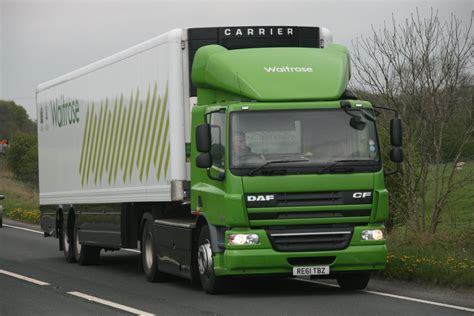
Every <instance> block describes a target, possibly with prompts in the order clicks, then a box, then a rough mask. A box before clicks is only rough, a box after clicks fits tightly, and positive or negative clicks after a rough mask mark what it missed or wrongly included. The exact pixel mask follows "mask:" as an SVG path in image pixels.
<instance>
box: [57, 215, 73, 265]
mask: <svg viewBox="0 0 474 316" xmlns="http://www.w3.org/2000/svg"><path fill="white" fill-rule="evenodd" d="M69 236H70V233H68V229H67V226H66V225H65V224H64V223H63V224H62V228H61V241H60V242H61V243H62V245H63V253H64V258H65V259H66V262H69V263H74V262H76V257H75V255H74V244H73V242H72V239H71V238H70V237H69Z"/></svg>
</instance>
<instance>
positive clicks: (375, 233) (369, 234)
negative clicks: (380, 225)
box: [361, 229, 384, 240]
mask: <svg viewBox="0 0 474 316" xmlns="http://www.w3.org/2000/svg"><path fill="white" fill-rule="evenodd" d="M361 239H362V240H383V239H384V236H383V231H382V230H381V229H371V230H363V231H362V235H361Z"/></svg>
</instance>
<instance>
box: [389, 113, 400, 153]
mask: <svg viewBox="0 0 474 316" xmlns="http://www.w3.org/2000/svg"><path fill="white" fill-rule="evenodd" d="M402 138H403V137H402V120H400V119H399V118H394V119H391V120H390V143H391V144H392V146H394V147H400V146H402Z"/></svg>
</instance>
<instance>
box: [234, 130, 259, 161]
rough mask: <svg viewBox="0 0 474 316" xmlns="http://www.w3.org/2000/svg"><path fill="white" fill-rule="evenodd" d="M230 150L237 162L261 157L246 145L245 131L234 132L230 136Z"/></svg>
mask: <svg viewBox="0 0 474 316" xmlns="http://www.w3.org/2000/svg"><path fill="white" fill-rule="evenodd" d="M232 150H233V157H234V161H235V162H237V163H241V162H242V161H249V160H253V159H256V160H261V159H263V157H262V156H261V155H258V154H256V153H254V152H252V150H251V149H250V147H249V146H247V142H246V140H245V133H244V132H241V131H238V132H235V134H234V136H233V137H232Z"/></svg>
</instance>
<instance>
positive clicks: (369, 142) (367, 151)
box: [230, 109, 379, 174]
mask: <svg viewBox="0 0 474 316" xmlns="http://www.w3.org/2000/svg"><path fill="white" fill-rule="evenodd" d="M358 112H359V111H351V113H354V114H357V113H358ZM360 117H361V122H362V128H361V127H360V125H359V127H358V128H356V127H355V126H354V124H350V122H351V118H352V116H350V115H348V114H347V113H345V112H344V111H343V110H339V109H337V110H334V109H331V110H283V111H282V110H280V111H248V112H233V113H231V126H230V129H231V130H230V137H231V139H230V143H231V144H232V146H231V149H230V151H231V152H230V157H231V159H230V163H231V169H234V171H235V170H236V171H237V173H238V174H245V170H249V169H255V168H259V167H261V166H262V165H264V164H267V165H266V166H265V168H261V169H262V170H261V171H262V172H263V169H267V170H271V169H279V170H280V171H284V172H285V173H288V172H292V171H298V172H299V173H300V172H302V171H303V172H304V170H305V169H306V171H308V168H309V169H312V171H313V172H316V171H317V169H318V168H319V169H321V168H323V167H324V166H328V165H329V164H332V163H334V162H336V161H339V160H343V165H346V164H348V163H350V162H352V161H353V160H354V161H355V160H357V161H359V160H361V161H364V162H365V165H366V167H365V169H367V162H369V163H370V162H374V163H377V162H379V149H378V144H377V135H376V132H375V126H374V123H373V122H372V121H369V120H367V119H366V118H365V117H364V116H363V115H360ZM285 160H286V161H288V162H286V163H285V162H282V161H285ZM270 161H279V162H278V163H270V164H268V162H270ZM357 161H356V162H357ZM338 165H339V164H338ZM372 165H373V164H372ZM315 167H317V168H315ZM282 169H285V170H282ZM239 170H240V171H241V172H239ZM359 170H360V168H359V169H358V170H357V171H359ZM371 170H373V166H372V168H369V169H367V171H371ZM361 171H363V170H361Z"/></svg>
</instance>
